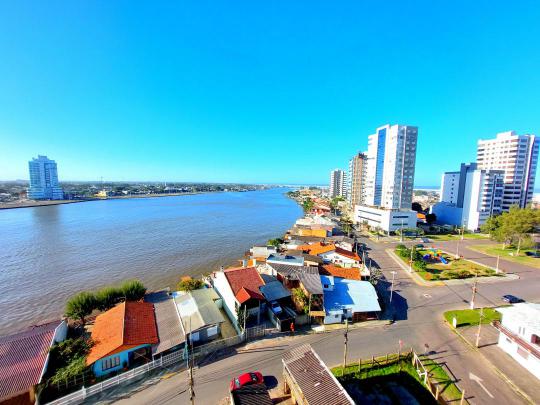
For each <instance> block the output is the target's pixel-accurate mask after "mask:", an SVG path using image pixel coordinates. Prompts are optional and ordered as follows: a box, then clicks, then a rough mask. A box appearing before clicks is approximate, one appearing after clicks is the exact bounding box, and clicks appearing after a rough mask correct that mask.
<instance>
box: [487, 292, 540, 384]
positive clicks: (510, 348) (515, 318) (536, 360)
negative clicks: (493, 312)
mask: <svg viewBox="0 0 540 405" xmlns="http://www.w3.org/2000/svg"><path fill="white" fill-rule="evenodd" d="M497 311H499V312H500V313H501V314H502V321H501V322H500V323H496V324H495V326H496V327H497V328H498V329H499V331H500V334H499V344H498V345H499V347H500V348H501V349H502V350H504V351H505V352H506V353H508V354H509V355H510V356H512V357H513V358H514V360H516V361H517V362H518V363H519V364H521V365H522V366H523V367H525V368H526V369H527V370H529V371H530V372H531V373H532V374H534V375H535V376H536V378H538V379H540V304H533V303H528V302H527V303H520V304H514V305H512V306H511V307H502V308H497Z"/></svg>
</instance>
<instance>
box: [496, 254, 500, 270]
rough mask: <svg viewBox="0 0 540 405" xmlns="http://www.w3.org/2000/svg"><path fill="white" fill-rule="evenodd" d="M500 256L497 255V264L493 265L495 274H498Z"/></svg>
mask: <svg viewBox="0 0 540 405" xmlns="http://www.w3.org/2000/svg"><path fill="white" fill-rule="evenodd" d="M500 258H501V256H499V255H497V266H496V267H495V273H496V274H499V259H500Z"/></svg>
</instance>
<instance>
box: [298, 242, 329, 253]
mask: <svg viewBox="0 0 540 405" xmlns="http://www.w3.org/2000/svg"><path fill="white" fill-rule="evenodd" d="M298 249H299V250H302V251H304V252H305V253H308V254H310V255H314V256H316V255H320V254H322V253H327V252H332V251H334V250H336V246H335V245H334V244H333V243H330V244H325V243H322V242H317V243H313V244H312V245H301V246H298Z"/></svg>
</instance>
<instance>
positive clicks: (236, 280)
mask: <svg viewBox="0 0 540 405" xmlns="http://www.w3.org/2000/svg"><path fill="white" fill-rule="evenodd" d="M225 277H226V278H227V281H228V282H229V285H230V286H231V290H232V292H233V294H234V295H235V296H236V299H238V301H240V302H241V303H242V302H245V301H247V300H248V299H249V298H254V299H258V300H264V297H263V295H262V294H261V292H260V290H259V287H260V286H262V285H264V280H263V279H262V278H261V276H260V274H259V272H258V271H257V269H256V268H255V267H240V268H236V269H227V270H225ZM242 289H243V290H244V291H241V290H242ZM242 300H243V301H242Z"/></svg>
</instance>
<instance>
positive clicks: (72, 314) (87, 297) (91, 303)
mask: <svg viewBox="0 0 540 405" xmlns="http://www.w3.org/2000/svg"><path fill="white" fill-rule="evenodd" d="M96 304H97V301H96V296H95V295H94V294H92V293H89V292H86V291H82V292H80V293H78V294H75V295H74V296H72V297H71V298H70V299H69V300H68V302H67V303H66V316H67V317H68V318H71V319H74V320H80V321H81V324H83V325H84V324H85V323H86V320H85V318H86V317H87V316H88V315H90V314H91V313H92V311H93V310H94V309H95V308H96Z"/></svg>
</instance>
